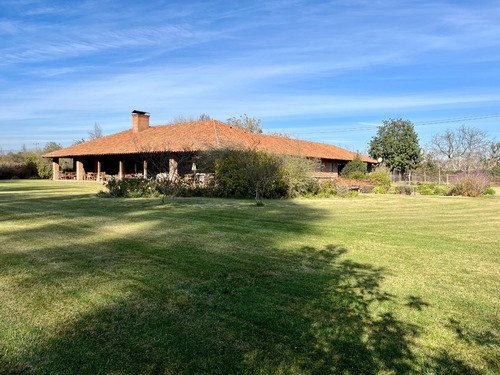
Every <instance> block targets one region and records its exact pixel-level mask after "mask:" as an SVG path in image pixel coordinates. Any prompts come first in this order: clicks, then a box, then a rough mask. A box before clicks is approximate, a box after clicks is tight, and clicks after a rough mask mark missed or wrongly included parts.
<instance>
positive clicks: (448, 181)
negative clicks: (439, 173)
mask: <svg viewBox="0 0 500 375" xmlns="http://www.w3.org/2000/svg"><path fill="white" fill-rule="evenodd" d="M449 176H450V175H449V174H447V175H446V185H449V184H450V180H449Z"/></svg>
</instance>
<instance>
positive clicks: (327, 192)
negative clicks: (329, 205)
mask: <svg viewBox="0 0 500 375" xmlns="http://www.w3.org/2000/svg"><path fill="white" fill-rule="evenodd" d="M358 194H359V193H358V191H356V190H352V189H351V188H350V187H349V186H347V185H343V184H339V183H337V181H336V180H330V181H326V182H324V183H322V184H321V186H320V188H319V189H318V191H317V192H316V193H315V194H311V195H308V196H309V197H318V198H330V197H340V198H351V197H355V196H357V195H358Z"/></svg>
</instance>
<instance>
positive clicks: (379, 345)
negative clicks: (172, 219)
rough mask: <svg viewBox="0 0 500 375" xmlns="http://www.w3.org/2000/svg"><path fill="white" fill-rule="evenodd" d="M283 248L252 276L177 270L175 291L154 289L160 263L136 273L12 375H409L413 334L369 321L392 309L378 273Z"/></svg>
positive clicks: (33, 351) (242, 271) (229, 270)
mask: <svg viewBox="0 0 500 375" xmlns="http://www.w3.org/2000/svg"><path fill="white" fill-rule="evenodd" d="M289 250H290V251H288V252H283V251H282V250H277V249H268V250H267V251H268V253H269V257H268V258H267V260H266V261H265V262H261V263H260V264H259V266H258V267H255V268H254V267H237V266H236V267H223V266H220V265H216V264H207V265H206V267H207V268H209V269H210V270H211V272H210V273H207V274H203V276H198V277H196V272H199V270H200V268H199V266H200V265H195V267H194V268H185V267H180V268H179V267H178V268H177V269H176V270H175V271H176V272H183V273H184V275H182V278H181V279H179V282H178V283H177V284H176V278H170V277H166V278H164V279H163V281H161V280H162V279H161V272H164V273H165V274H169V272H170V271H171V270H169V269H168V268H169V266H168V262H167V263H161V262H160V263H159V265H158V264H156V265H152V264H149V265H143V267H145V268H144V273H143V274H142V275H141V278H140V282H138V283H136V284H133V285H129V286H128V287H127V293H126V297H125V298H123V297H122V298H118V299H116V300H115V301H114V302H112V303H108V304H106V305H104V306H99V307H98V308H96V309H94V310H92V311H90V312H87V313H85V314H83V315H81V316H79V318H78V319H77V320H76V321H72V322H67V323H66V324H63V325H60V326H59V327H57V329H55V330H54V331H53V332H50V333H48V334H47V335H45V337H43V340H42V341H39V342H38V343H37V344H36V345H34V346H33V347H31V348H30V351H29V353H26V354H25V356H24V357H23V358H17V360H16V361H15V362H16V363H17V366H19V363H22V364H24V367H23V368H21V369H19V368H18V369H16V368H15V367H12V369H11V370H12V371H11V373H16V372H21V373H29V372H30V369H33V372H34V373H45V374H52V373H60V374H74V373H80V374H97V373H126V374H139V373H147V374H165V373H166V374H168V373H172V374H173V373H176V374H181V373H210V374H227V373H266V374H267V373H317V374H325V373H351V374H358V373H364V374H375V373H378V372H380V371H389V372H391V371H392V372H397V373H407V372H411V371H412V370H414V363H413V360H414V357H413V355H412V353H411V344H412V340H413V338H414V337H415V335H417V334H418V327H416V326H414V325H411V324H408V323H405V322H403V321H400V320H398V319H397V318H396V317H395V316H394V315H393V314H391V313H389V312H380V313H377V312H373V311H372V307H373V305H374V304H384V303H385V302H387V301H393V299H394V297H393V296H391V295H389V294H387V293H385V292H383V291H382V290H381V288H380V282H381V280H382V279H383V270H382V269H379V268H375V267H373V266H371V265H368V264H361V263H356V262H352V261H350V260H348V259H343V258H342V255H343V254H344V253H345V252H346V250H345V249H343V248H339V247H337V246H335V245H329V246H327V247H325V248H323V249H317V248H312V247H304V248H301V249H297V250H293V249H289ZM242 256H243V257H244V256H245V254H242ZM204 262H207V260H206V259H205V260H204ZM211 262H214V263H215V262H216V260H215V259H213V260H212V261H211ZM116 266H118V267H119V268H121V269H120V270H119V271H120V272H127V271H130V270H127V268H128V266H127V265H125V264H120V265H118V264H117V265H116ZM197 270H198V271H197ZM217 270H218V271H217ZM96 271H97V270H96V269H93V270H90V269H87V271H86V272H92V273H94V272H96ZM148 275H149V276H148ZM178 276H179V275H178ZM183 280H184V281H183ZM186 280H190V281H186ZM393 302H394V301H393ZM382 310H383V309H381V311H382Z"/></svg>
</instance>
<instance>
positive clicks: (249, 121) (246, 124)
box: [227, 113, 262, 134]
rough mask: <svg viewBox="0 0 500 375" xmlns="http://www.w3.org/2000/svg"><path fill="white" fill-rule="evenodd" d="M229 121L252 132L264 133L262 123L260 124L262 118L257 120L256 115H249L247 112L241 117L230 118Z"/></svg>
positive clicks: (229, 123) (232, 124)
mask: <svg viewBox="0 0 500 375" xmlns="http://www.w3.org/2000/svg"><path fill="white" fill-rule="evenodd" d="M227 123H228V125H231V126H234V127H235V128H240V129H243V130H246V131H247V132H250V133H256V134H262V125H261V124H260V120H257V119H256V118H254V117H248V116H247V114H246V113H245V114H244V115H242V116H240V118H236V117H231V118H228V119H227Z"/></svg>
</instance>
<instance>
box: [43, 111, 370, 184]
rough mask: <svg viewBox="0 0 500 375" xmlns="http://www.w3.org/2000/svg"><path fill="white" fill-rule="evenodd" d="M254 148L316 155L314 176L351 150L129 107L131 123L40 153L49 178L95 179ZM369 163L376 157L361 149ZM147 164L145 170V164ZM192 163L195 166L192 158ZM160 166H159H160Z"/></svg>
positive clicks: (332, 168) (331, 171)
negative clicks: (166, 119) (157, 119)
mask: <svg viewBox="0 0 500 375" xmlns="http://www.w3.org/2000/svg"><path fill="white" fill-rule="evenodd" d="M224 148H225V149H227V148H229V149H255V150H266V151H268V152H271V153H277V154H286V155H298V156H303V157H308V158H317V159H320V160H321V171H320V172H316V173H315V176H316V177H317V178H332V177H336V176H338V174H339V172H340V171H341V170H342V168H343V167H344V166H345V164H346V163H348V162H349V161H350V160H353V159H354V158H355V157H356V154H355V153H353V152H351V151H347V150H344V149H342V148H340V147H336V146H333V145H328V144H322V143H316V142H309V141H301V140H297V139H288V138H281V137H275V136H269V135H263V134H254V133H249V132H247V131H244V130H242V129H239V128H236V127H233V126H230V125H227V124H225V123H223V122H220V121H217V120H209V121H198V122H191V123H183V124H175V125H161V126H150V125H149V113H147V112H142V111H133V112H132V129H129V130H125V131H122V132H120V133H116V134H112V135H108V136H105V137H102V138H98V139H94V140H91V141H88V142H84V143H80V144H77V145H74V146H70V147H66V148H63V149H61V150H58V151H54V152H50V153H48V154H45V155H43V157H45V158H51V159H52V162H53V171H54V172H53V179H54V180H58V179H64V178H74V179H77V180H85V179H97V180H102V179H104V178H105V176H108V177H109V176H115V177H116V178H123V177H124V176H127V175H137V174H141V175H143V176H148V175H149V176H152V175H156V174H157V173H165V174H167V173H169V172H170V175H172V173H174V174H175V173H177V171H178V163H179V160H180V159H183V160H186V155H188V156H189V157H190V158H193V157H194V156H195V155H196V153H199V152H201V151H208V150H213V149H224ZM153 155H154V156H156V157H164V158H168V162H167V163H166V165H167V167H166V168H165V169H168V170H158V168H156V170H152V168H153V166H152V165H151V164H152V163H149V164H150V165H149V166H148V161H149V160H151V159H150V157H151V156H153ZM60 158H72V159H73V172H68V173H61V172H60V168H59V159H60ZM361 159H362V160H363V161H364V162H366V163H368V166H369V168H371V167H372V166H373V165H375V164H377V161H376V160H374V159H372V158H369V157H366V156H362V155H361ZM148 168H149V170H148ZM192 168H193V170H196V164H195V159H192ZM160 169H161V168H160Z"/></svg>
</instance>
